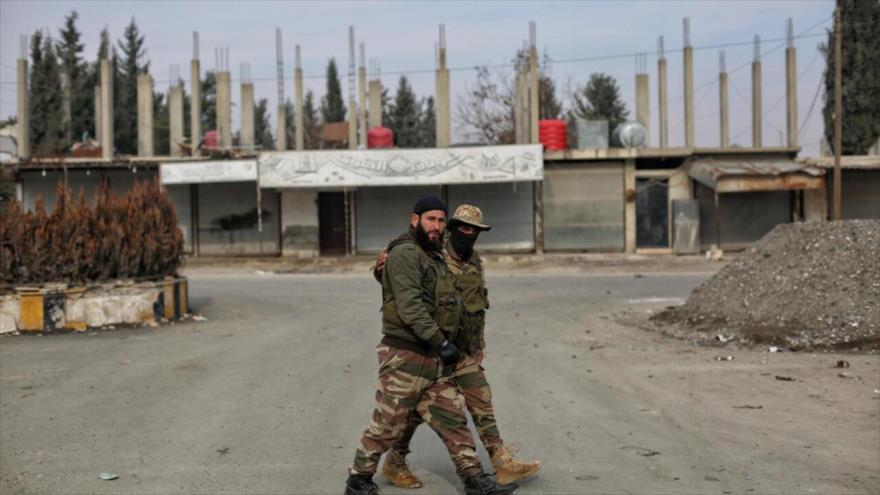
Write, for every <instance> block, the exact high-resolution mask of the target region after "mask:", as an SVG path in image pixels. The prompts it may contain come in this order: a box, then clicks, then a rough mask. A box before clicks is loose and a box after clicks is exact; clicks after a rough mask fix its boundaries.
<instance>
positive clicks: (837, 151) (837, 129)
mask: <svg viewBox="0 0 880 495" xmlns="http://www.w3.org/2000/svg"><path fill="white" fill-rule="evenodd" d="M841 16H842V13H841V12H840V5H839V4H838V5H837V8H836V9H834V217H833V219H834V220H840V181H841V173H840V155H841V152H842V149H841V148H843V105H842V103H841V101H840V100H841V88H840V84H841V80H842V79H843V46H842V45H843V42H842V40H841V39H840V37H841V36H840V23H841V21H842V19H841Z"/></svg>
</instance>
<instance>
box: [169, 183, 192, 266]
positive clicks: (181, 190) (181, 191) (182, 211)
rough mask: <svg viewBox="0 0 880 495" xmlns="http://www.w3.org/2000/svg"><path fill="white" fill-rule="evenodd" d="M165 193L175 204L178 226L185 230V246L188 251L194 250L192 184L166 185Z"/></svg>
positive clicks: (182, 230)
mask: <svg viewBox="0 0 880 495" xmlns="http://www.w3.org/2000/svg"><path fill="white" fill-rule="evenodd" d="M165 193H166V194H167V195H168V198H169V199H171V203H172V204H174V212H175V213H176V214H177V226H178V227H180V230H181V232H183V248H184V249H185V250H186V252H188V253H192V252H193V244H192V241H193V232H192V186H191V185H190V184H175V185H167V186H165Z"/></svg>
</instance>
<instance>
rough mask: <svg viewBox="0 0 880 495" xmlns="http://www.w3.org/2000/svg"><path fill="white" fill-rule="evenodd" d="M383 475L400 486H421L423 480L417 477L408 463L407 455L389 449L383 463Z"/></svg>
mask: <svg viewBox="0 0 880 495" xmlns="http://www.w3.org/2000/svg"><path fill="white" fill-rule="evenodd" d="M382 476H383V477H385V479H387V480H388V481H390V482H391V484H393V485H394V486H396V487H398V488H421V487H422V481H421V480H419V479H418V478H416V475H414V474H412V471H410V470H409V466H408V465H407V464H406V457H402V456H400V455H399V454H398V453H397V452H395V451H394V450H389V451H388V455H386V456H385V463H384V464H383V465H382Z"/></svg>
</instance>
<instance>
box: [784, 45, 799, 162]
mask: <svg viewBox="0 0 880 495" xmlns="http://www.w3.org/2000/svg"><path fill="white" fill-rule="evenodd" d="M785 96H786V112H785V122H786V124H787V125H786V129H787V131H788V147H789V148H796V147H797V146H798V135H797V134H798V128H797V119H798V116H797V53H796V52H795V47H794V46H790V47H788V48H787V49H786V50H785Z"/></svg>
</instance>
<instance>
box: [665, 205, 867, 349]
mask: <svg viewBox="0 0 880 495" xmlns="http://www.w3.org/2000/svg"><path fill="white" fill-rule="evenodd" d="M652 321H653V322H654V323H655V324H659V325H661V326H666V327H667V328H666V329H665V330H666V331H668V332H669V333H673V334H678V335H679V336H682V337H688V338H695V339H697V340H703V341H708V340H711V341H716V342H719V343H723V342H727V341H728V340H730V341H733V342H739V343H743V344H747V345H754V344H773V345H778V346H783V347H786V348H789V349H795V350H797V349H804V350H805V349H817V348H818V349H822V348H825V349H853V350H873V351H876V350H880V220H847V221H841V222H810V223H793V224H783V225H779V226H777V227H776V228H775V229H773V230H772V231H771V232H770V233H768V234H767V235H766V236H764V237H763V238H762V239H761V240H759V241H758V242H756V243H755V244H754V245H753V246H752V247H751V248H749V249H748V250H747V251H746V252H744V253H742V254H741V255H740V256H739V257H737V258H736V260H734V261H733V262H731V263H730V264H729V265H727V266H726V267H724V268H723V269H721V270H720V271H719V272H718V273H717V274H716V275H715V276H713V277H712V278H710V279H708V280H707V281H706V282H704V283H703V284H702V285H701V286H700V287H698V288H697V289H696V290H694V292H693V293H692V294H691V296H690V298H688V300H687V302H686V303H685V304H684V305H682V306H678V307H671V308H667V309H666V310H665V311H663V312H661V313H659V314H657V315H655V316H654V317H652ZM670 324H671V325H670Z"/></svg>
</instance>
